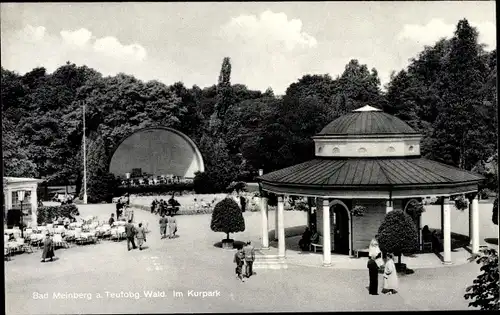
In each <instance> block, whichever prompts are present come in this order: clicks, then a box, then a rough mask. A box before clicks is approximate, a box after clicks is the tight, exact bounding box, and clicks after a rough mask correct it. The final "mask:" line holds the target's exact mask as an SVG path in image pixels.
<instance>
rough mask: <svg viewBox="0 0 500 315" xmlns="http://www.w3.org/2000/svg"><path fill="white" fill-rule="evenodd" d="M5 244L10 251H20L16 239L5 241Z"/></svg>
mask: <svg viewBox="0 0 500 315" xmlns="http://www.w3.org/2000/svg"><path fill="white" fill-rule="evenodd" d="M6 246H7V248H8V249H9V252H10V253H18V252H20V251H21V247H20V246H19V243H18V242H17V241H14V242H7V243H6Z"/></svg>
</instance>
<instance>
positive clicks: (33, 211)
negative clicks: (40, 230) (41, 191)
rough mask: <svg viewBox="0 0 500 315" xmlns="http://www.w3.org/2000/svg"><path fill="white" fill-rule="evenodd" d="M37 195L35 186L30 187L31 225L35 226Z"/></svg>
mask: <svg viewBox="0 0 500 315" xmlns="http://www.w3.org/2000/svg"><path fill="white" fill-rule="evenodd" d="M37 210H38V196H37V193H36V186H35V187H33V188H31V226H37Z"/></svg>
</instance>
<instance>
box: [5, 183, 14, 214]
mask: <svg viewBox="0 0 500 315" xmlns="http://www.w3.org/2000/svg"><path fill="white" fill-rule="evenodd" d="M5 207H6V208H7V209H6V210H7V211H8V210H10V209H12V189H10V188H7V196H5Z"/></svg>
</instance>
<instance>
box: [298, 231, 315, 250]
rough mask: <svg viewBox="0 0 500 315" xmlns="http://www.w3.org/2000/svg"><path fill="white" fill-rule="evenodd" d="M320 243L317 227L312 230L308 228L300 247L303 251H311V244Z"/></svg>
mask: <svg viewBox="0 0 500 315" xmlns="http://www.w3.org/2000/svg"><path fill="white" fill-rule="evenodd" d="M318 243H319V233H318V231H317V230H316V227H315V226H314V225H313V226H312V227H311V229H309V227H306V230H305V231H304V233H303V234H302V238H301V239H300V241H299V247H300V249H301V250H302V251H309V250H310V248H311V244H318Z"/></svg>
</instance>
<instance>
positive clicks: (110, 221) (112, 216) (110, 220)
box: [108, 213, 115, 226]
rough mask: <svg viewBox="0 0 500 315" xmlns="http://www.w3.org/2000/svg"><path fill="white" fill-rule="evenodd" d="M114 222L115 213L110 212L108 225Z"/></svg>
mask: <svg viewBox="0 0 500 315" xmlns="http://www.w3.org/2000/svg"><path fill="white" fill-rule="evenodd" d="M114 223H115V214H114V213H111V217H110V218H109V220H108V224H109V226H113V224H114Z"/></svg>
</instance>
